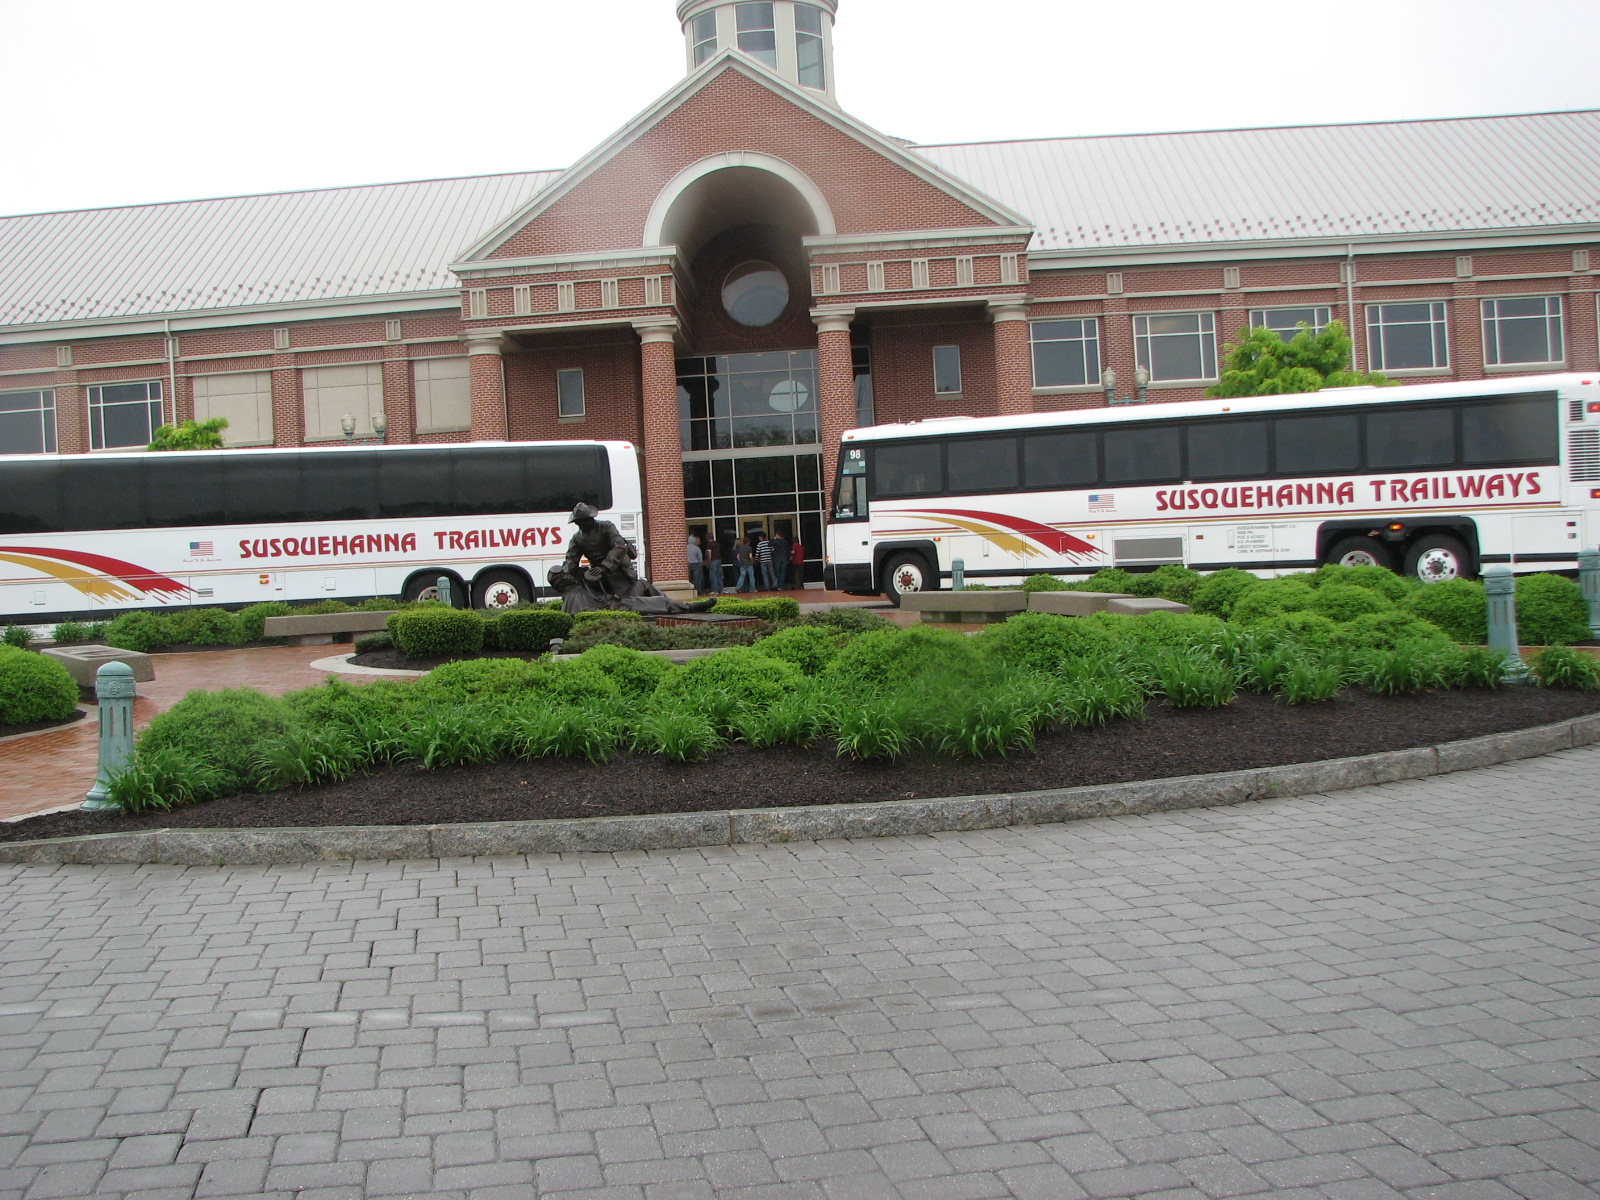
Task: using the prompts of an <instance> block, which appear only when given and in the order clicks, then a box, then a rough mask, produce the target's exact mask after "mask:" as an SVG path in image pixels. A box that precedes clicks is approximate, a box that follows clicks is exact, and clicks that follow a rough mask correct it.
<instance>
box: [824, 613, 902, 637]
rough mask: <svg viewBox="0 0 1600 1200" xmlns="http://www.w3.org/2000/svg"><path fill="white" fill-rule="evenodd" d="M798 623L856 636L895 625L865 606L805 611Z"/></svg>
mask: <svg viewBox="0 0 1600 1200" xmlns="http://www.w3.org/2000/svg"><path fill="white" fill-rule="evenodd" d="M800 624H801V625H804V626H807V627H813V626H814V627H816V628H818V629H831V630H833V631H834V632H835V633H840V634H843V635H844V636H845V637H856V636H857V635H858V634H863V633H872V632H874V631H875V630H879V629H894V628H896V625H895V623H894V622H893V621H891V620H889V618H888V617H884V616H880V615H879V614H877V613H875V612H872V611H870V610H868V609H865V608H828V609H824V610H822V611H821V612H812V613H807V614H806V615H805V616H803V617H801V618H800Z"/></svg>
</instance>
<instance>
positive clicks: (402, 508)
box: [378, 450, 459, 518]
mask: <svg viewBox="0 0 1600 1200" xmlns="http://www.w3.org/2000/svg"><path fill="white" fill-rule="evenodd" d="M451 475H452V472H451V456H450V453H449V451H446V450H419V451H416V452H412V453H407V454H396V455H392V456H391V455H384V456H383V461H382V462H381V463H380V464H379V465H378V516H379V517H383V518H394V517H422V516H434V517H454V516H457V515H459V514H458V512H457V510H456V504H455V497H454V496H453V495H452V494H451V486H450V484H451Z"/></svg>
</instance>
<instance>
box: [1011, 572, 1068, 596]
mask: <svg viewBox="0 0 1600 1200" xmlns="http://www.w3.org/2000/svg"><path fill="white" fill-rule="evenodd" d="M1022 590H1023V591H1025V592H1027V593H1028V594H1029V595H1030V596H1031V595H1032V594H1033V593H1034V592H1064V591H1066V590H1068V589H1067V584H1066V581H1065V580H1063V579H1059V578H1057V577H1056V576H1054V575H1030V576H1028V578H1026V579H1024V580H1023V581H1022Z"/></svg>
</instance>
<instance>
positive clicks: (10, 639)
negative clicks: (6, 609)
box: [0, 625, 33, 650]
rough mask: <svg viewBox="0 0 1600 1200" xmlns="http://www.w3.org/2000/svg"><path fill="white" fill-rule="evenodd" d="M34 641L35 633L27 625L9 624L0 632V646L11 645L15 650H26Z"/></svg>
mask: <svg viewBox="0 0 1600 1200" xmlns="http://www.w3.org/2000/svg"><path fill="white" fill-rule="evenodd" d="M32 641H33V634H32V632H31V631H29V629H28V628H27V626H25V625H7V626H6V627H5V631H4V632H3V633H0V646H10V647H11V648H12V649H14V650H26V649H27V648H28V644H29V643H30V642H32Z"/></svg>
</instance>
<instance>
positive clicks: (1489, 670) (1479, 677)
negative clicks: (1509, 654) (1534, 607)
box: [1434, 585, 1506, 688]
mask: <svg viewBox="0 0 1600 1200" xmlns="http://www.w3.org/2000/svg"><path fill="white" fill-rule="evenodd" d="M1434 586H1440V585H1434ZM1435 653H1436V654H1437V655H1438V663H1439V671H1440V675H1441V677H1442V679H1443V680H1444V686H1445V687H1449V688H1469V687H1474V688H1497V687H1499V686H1500V685H1501V684H1502V683H1504V682H1505V674H1506V656H1505V655H1504V654H1502V653H1501V652H1500V651H1499V650H1491V649H1489V647H1487V646H1446V647H1441V648H1440V649H1439V650H1437V651H1436V652H1435Z"/></svg>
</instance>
